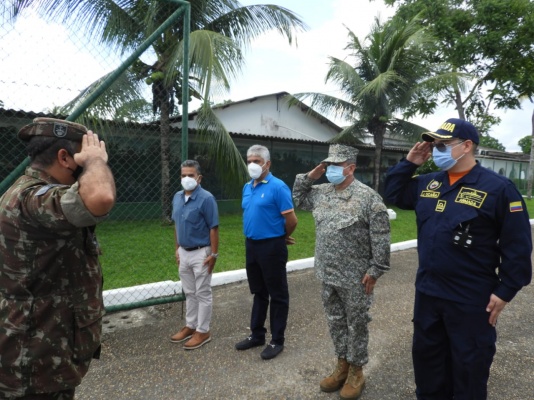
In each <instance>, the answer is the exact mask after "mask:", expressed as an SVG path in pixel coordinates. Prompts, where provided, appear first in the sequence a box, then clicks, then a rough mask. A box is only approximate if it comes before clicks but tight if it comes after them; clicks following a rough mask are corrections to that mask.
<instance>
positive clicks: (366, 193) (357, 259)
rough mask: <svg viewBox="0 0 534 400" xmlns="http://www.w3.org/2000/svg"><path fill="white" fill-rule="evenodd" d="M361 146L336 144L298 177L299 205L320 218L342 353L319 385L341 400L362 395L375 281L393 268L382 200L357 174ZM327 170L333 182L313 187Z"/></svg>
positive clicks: (322, 262)
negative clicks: (391, 266) (307, 171)
mask: <svg viewBox="0 0 534 400" xmlns="http://www.w3.org/2000/svg"><path fill="white" fill-rule="evenodd" d="M357 154H358V150H357V149H355V148H353V147H350V146H345V145H340V144H334V145H331V146H330V148H329V153H328V158H326V159H325V160H323V161H322V162H321V163H320V164H319V165H318V166H317V167H315V168H314V169H313V170H312V171H310V172H309V173H306V174H299V175H297V177H296V180H295V184H294V187H293V200H294V202H295V206H296V207H298V208H300V209H303V210H308V211H312V213H313V217H314V219H315V229H316V245H315V269H316V274H317V277H318V278H319V279H320V280H321V281H322V298H323V305H324V309H325V313H326V318H327V321H328V326H329V329H330V334H331V336H332V340H333V342H334V348H335V352H336V355H337V357H338V363H337V366H336V368H335V370H334V372H333V373H332V374H331V375H330V376H328V377H327V378H325V379H323V380H322V381H321V383H320V388H321V390H322V391H324V392H333V391H336V390H338V389H340V388H341V387H342V390H341V392H340V396H341V398H342V399H356V398H358V397H359V396H360V394H361V392H362V390H363V387H364V383H365V379H364V376H363V371H362V366H363V365H365V364H366V363H367V362H368V355H367V344H368V337H369V333H368V329H367V324H368V322H369V321H370V320H371V317H370V315H369V307H370V306H371V302H372V293H373V287H374V285H375V283H376V280H377V279H378V278H379V277H380V276H381V275H382V274H383V273H384V272H386V271H387V270H389V254H390V235H389V234H390V226H389V216H388V213H387V209H386V207H385V205H384V203H383V201H382V198H381V197H380V196H379V195H378V194H377V193H376V192H375V191H374V190H373V189H371V188H370V187H368V186H366V185H364V184H362V183H361V182H359V181H358V180H356V179H355V178H354V171H355V169H356V156H357ZM325 172H326V178H327V179H328V181H329V182H330V183H325V184H320V185H313V182H314V181H315V180H317V179H319V178H320V177H321V176H322V175H323V174H324V173H325Z"/></svg>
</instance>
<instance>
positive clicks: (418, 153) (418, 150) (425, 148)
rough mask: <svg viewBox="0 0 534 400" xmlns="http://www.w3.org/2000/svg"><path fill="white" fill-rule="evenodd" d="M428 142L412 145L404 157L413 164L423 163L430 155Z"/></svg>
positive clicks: (430, 146)
mask: <svg viewBox="0 0 534 400" xmlns="http://www.w3.org/2000/svg"><path fill="white" fill-rule="evenodd" d="M431 149H432V145H431V144H430V142H418V143H416V144H415V146H413V147H412V149H411V150H410V152H409V153H408V155H407V156H406V159H407V160H408V161H410V162H412V163H414V164H415V165H423V164H424V163H425V162H426V161H428V159H429V158H430V157H431V156H432V150H431Z"/></svg>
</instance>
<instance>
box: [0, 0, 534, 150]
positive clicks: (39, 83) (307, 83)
mask: <svg viewBox="0 0 534 400" xmlns="http://www.w3.org/2000/svg"><path fill="white" fill-rule="evenodd" d="M241 3H242V4H243V5H250V4H257V3H272V4H278V5H281V6H284V7H286V8H288V9H290V10H292V11H294V12H295V13H297V14H298V15H299V16H300V17H301V18H302V19H303V20H304V21H305V22H306V23H307V24H308V25H309V30H308V31H307V32H304V33H300V34H299V35H298V37H297V45H295V44H294V45H292V46H290V45H289V44H288V43H287V41H284V40H283V39H282V38H281V36H280V35H279V34H277V33H274V32H273V33H270V34H267V35H264V36H262V37H261V38H259V39H258V40H256V41H255V42H254V43H253V45H252V46H251V48H250V49H249V50H248V51H247V52H246V65H245V68H244V70H243V71H242V75H240V77H239V78H237V79H236V80H235V81H234V82H232V89H231V92H230V93H228V94H224V95H222V96H220V97H219V98H214V99H213V100H214V101H215V102H220V101H223V100H232V101H239V100H243V99H247V98H251V97H255V96H261V95H266V94H271V93H276V92H289V93H298V92H321V93H328V94H332V95H339V93H338V92H337V91H336V87H335V86H332V85H326V84H325V83H324V78H325V76H326V72H327V70H328V57H329V56H335V57H338V58H345V57H346V55H347V52H346V51H345V50H344V47H345V46H346V44H347V40H348V36H347V29H346V28H345V27H344V25H345V26H347V27H348V28H350V29H351V30H352V31H353V32H355V33H356V35H358V37H359V38H360V39H363V38H364V37H365V36H366V35H367V33H368V32H369V30H370V27H371V25H372V24H373V20H374V18H375V17H380V18H381V19H382V20H385V19H387V18H388V17H390V16H391V15H393V12H394V10H393V9H391V8H388V7H386V6H385V5H384V4H383V2H382V0H376V1H372V2H369V1H368V0H327V1H319V0H272V1H255V0H241ZM0 17H1V15H0ZM79 40H80V39H79V38H76V37H74V36H73V34H72V32H68V31H67V30H66V29H65V28H64V27H63V26H61V25H58V24H49V23H46V22H44V21H43V20H41V19H39V18H38V16H36V15H35V14H34V13H27V14H26V15H25V17H24V18H21V19H19V20H18V21H17V23H16V25H15V26H14V27H13V26H9V25H6V24H5V22H2V24H1V25H0V49H1V51H0V100H2V101H3V102H4V104H5V106H6V107H8V108H21V109H24V110H26V111H42V110H44V109H46V108H51V107H53V106H54V105H62V104H64V103H66V102H67V101H69V100H71V99H72V98H73V97H75V96H76V95H77V94H78V91H79V90H81V89H83V88H84V87H86V86H87V85H88V84H90V83H91V82H93V81H94V80H95V79H97V78H99V77H100V76H102V75H103V74H104V73H107V72H109V71H111V70H112V69H113V68H116V67H117V66H118V62H119V60H118V58H117V57H116V56H115V55H112V54H106V53H105V52H100V54H99V55H98V56H95V54H94V52H93V54H92V55H89V54H88V53H87V52H86V51H85V50H84V48H83V47H82V48H80V41H79ZM88 46H94V43H91V44H89V45H88ZM67 81H69V82H75V83H74V84H68V85H67V84H66V82H67ZM44 89H46V90H44ZM41 92H42V93H44V92H46V96H39V93H41ZM20 99H24V101H23V102H22V101H21V100H20ZM15 100H16V101H15ZM194 108H195V106H194V105H191V107H190V109H194ZM533 108H534V105H532V104H531V103H529V102H525V103H524V104H523V110H519V111H508V112H506V113H503V112H500V113H499V115H500V116H501V118H502V123H501V124H500V125H499V126H496V127H494V129H493V130H492V131H491V132H490V134H491V136H493V137H495V138H497V139H498V140H499V141H500V142H501V143H502V144H503V145H504V146H505V147H506V150H507V151H519V150H520V149H519V146H518V145H517V141H518V140H519V139H520V138H522V137H524V136H527V135H530V133H531V114H532V109H533ZM456 116H457V114H456V112H455V111H454V110H452V109H440V110H439V112H437V113H436V114H435V115H433V116H432V117H429V118H426V119H425V120H421V119H417V120H414V121H413V122H416V123H419V124H421V125H423V126H424V127H426V128H428V129H437V128H438V127H439V126H440V125H441V124H442V122H443V121H445V120H446V119H447V118H449V117H456ZM334 122H336V123H340V124H341V123H342V122H341V121H334Z"/></svg>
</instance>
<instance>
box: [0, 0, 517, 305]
mask: <svg viewBox="0 0 534 400" xmlns="http://www.w3.org/2000/svg"><path fill="white" fill-rule="evenodd" d="M11 3H12V0H7V1H6V2H4V4H3V5H0V20H1V24H0V48H1V49H2V51H1V52H0V179H1V180H2V182H5V181H9V180H10V179H12V180H14V179H16V178H17V177H18V176H12V175H13V174H14V171H16V169H17V167H19V166H20V165H21V163H23V162H24V160H26V151H25V145H24V143H23V142H21V141H20V140H19V139H18V138H17V132H18V130H19V129H20V128H21V127H22V126H24V125H26V124H29V123H31V122H32V120H33V119H34V118H35V117H39V116H46V117H55V118H61V119H66V118H67V117H69V115H70V113H69V110H72V109H73V108H75V107H76V106H79V104H80V99H81V98H82V97H83V96H84V95H86V94H87V92H88V90H89V89H88V88H89V87H91V86H92V85H93V87H94V84H95V83H99V82H101V81H102V80H103V78H104V77H108V76H110V75H111V74H112V73H113V72H114V71H115V70H116V69H117V68H119V67H120V66H121V65H122V64H123V62H124V61H125V60H126V59H127V58H128V56H129V54H120V53H118V52H117V51H114V50H113V49H111V48H107V47H106V46H103V45H101V44H99V42H98V41H96V40H91V39H89V38H88V37H87V36H85V35H83V34H82V32H81V31H80V30H79V29H78V26H76V25H75V24H68V23H66V22H61V23H59V22H50V19H48V18H46V17H44V16H43V15H42V14H39V13H38V12H37V11H36V10H31V9H29V10H26V11H27V12H24V13H22V14H21V15H20V16H19V17H18V18H17V19H12V18H11V14H10V12H9V6H10V4H11ZM37 3H38V2H37ZM169 7H171V8H173V9H176V8H177V6H176V4H174V5H172V4H171V5H169ZM170 11H172V10H170ZM156 58H157V56H156V54H154V52H153V51H152V50H150V49H149V50H147V51H146V52H145V53H143V54H141V55H140V56H139V57H138V58H136V59H135V60H133V61H132V64H131V68H130V69H129V70H128V71H127V72H126V73H125V74H123V75H121V76H118V77H117V80H120V79H126V78H132V76H133V77H135V76H134V75H135V74H133V75H132V74H131V73H132V68H135V66H139V65H140V64H141V63H144V64H150V63H153V62H154V60H155V59H156ZM157 79H159V78H158V76H157V75H150V76H149V78H147V79H138V82H137V84H138V85H139V86H138V87H139V88H140V91H141V92H143V93H144V96H143V98H141V99H139V98H135V99H134V98H132V99H131V101H129V102H127V104H128V107H124V106H123V104H121V105H118V104H115V103H113V102H112V101H109V98H110V96H109V95H111V94H117V93H114V91H120V90H121V89H120V86H113V85H112V86H110V87H108V88H107V89H106V90H105V91H104V92H103V93H102V95H101V96H100V99H99V100H97V101H96V103H95V105H94V106H95V108H94V110H93V112H92V113H89V114H87V113H86V114H84V115H82V116H81V117H80V118H78V119H77V122H80V123H83V124H85V125H86V126H88V128H90V129H93V130H94V131H96V132H98V133H99V135H101V136H102V137H103V139H104V140H105V142H106V146H107V149H108V153H109V164H110V166H111V168H112V171H113V173H114V176H115V179H116V184H117V204H116V206H115V208H114V209H113V211H112V212H111V214H110V216H109V218H108V220H107V221H106V222H104V223H103V224H101V225H99V226H98V228H97V235H98V237H99V241H100V244H101V247H102V249H103V256H102V257H101V263H102V267H103V271H104V289H105V303H106V308H107V309H108V310H118V309H126V308H133V307H139V306H144V305H150V304H157V303H161V302H166V301H176V300H183V296H182V292H181V285H180V282H179V277H178V276H177V268H176V263H175V260H174V227H173V226H172V224H170V203H171V200H172V196H173V195H174V193H176V192H177V191H178V190H181V186H180V179H179V172H180V164H181V162H182V160H183V157H182V154H181V152H182V144H183V140H182V130H181V128H180V124H178V123H173V122H172V121H178V120H179V111H180V107H179V106H180V104H179V103H180V100H179V98H180V93H178V92H176V93H174V99H175V101H176V108H175V109H174V112H171V113H170V114H171V123H170V131H169V141H168V145H165V146H162V135H161V132H162V130H161V124H160V118H159V115H158V114H157V113H155V111H156V110H155V109H154V104H153V103H152V100H153V98H154V97H153V96H154V87H155V86H154V82H157ZM119 83H120V82H119ZM119 94H120V95H121V96H122V97H123V98H125V99H127V100H129V99H130V97H129V96H130V93H129V92H127V91H121V92H120V93H119ZM233 140H234V143H235V146H236V147H237V149H238V151H239V153H240V154H241V155H242V156H243V158H245V154H246V150H247V149H248V148H249V147H250V146H251V145H253V144H263V145H266V146H267V147H268V148H269V149H270V151H271V157H272V160H273V168H272V172H273V174H274V175H276V176H278V177H279V178H281V179H282V180H284V181H285V182H286V183H287V184H288V185H289V186H290V187H291V186H292V185H293V182H294V178H295V175H296V174H297V173H301V172H303V171H309V170H311V169H312V168H313V167H314V166H315V165H317V164H318V163H319V162H320V161H321V160H322V159H324V158H325V156H326V154H327V149H328V145H327V144H326V143H317V142H315V143H311V142H310V143H306V142H302V141H300V142H297V141H291V140H283V139H266V138H262V137H261V136H256V137H254V136H252V137H251V136H250V135H249V136H246V135H235V134H234V135H233ZM188 143H189V149H188V157H187V158H192V159H196V160H197V161H199V163H200V165H201V168H202V171H203V181H202V186H203V187H204V188H206V189H207V190H209V191H210V192H211V193H213V194H214V195H215V197H216V199H217V200H218V204H219V212H220V213H221V214H226V213H230V214H231V213H240V201H239V199H238V197H239V195H237V196H236V195H234V196H231V195H229V194H228V192H227V191H226V190H225V187H224V184H223V183H222V181H221V180H220V179H219V174H218V171H217V169H216V168H215V166H214V164H213V162H212V160H211V159H210V157H209V156H207V154H206V152H205V151H204V149H205V147H204V146H205V144H204V143H203V142H202V141H201V140H200V139H199V137H198V135H197V132H195V130H192V129H190V130H189V134H188ZM403 153H404V154H405V153H406V151H405V150H399V149H397V150H396V151H394V152H391V151H390V152H389V153H388V152H386V153H384V158H383V163H384V165H383V171H382V174H385V171H386V169H387V167H388V166H390V165H393V164H394V163H395V162H397V161H398V159H399V158H400V157H401V156H402V155H403ZM373 154H374V153H373V148H372V146H368V147H366V146H362V148H361V149H360V154H359V156H358V169H357V172H356V176H357V178H358V179H359V180H360V181H362V182H364V183H367V184H369V185H370V184H371V177H372V167H371V166H372V160H373V157H374V156H373ZM164 164H165V167H164ZM167 167H168V174H169V179H168V185H167V184H164V183H163V182H164V181H165V174H166V172H165V168H167ZM499 168H500V167H499ZM504 168H507V167H506V166H505V167H504ZM510 168H512V167H510ZM513 168H515V169H514V173H515V174H516V175H515V176H513V177H512V178H515V179H516V180H518V183H519V184H520V185H524V183H525V182H526V180H525V177H524V171H525V166H524V165H519V164H518V165H514V166H513ZM19 175H20V173H19ZM506 175H507V176H508V175H510V173H507V174H506ZM518 178H519V179H518ZM243 183H244V182H239V185H242V184H243ZM10 184H11V183H8V186H9V185H10ZM0 194H1V193H0ZM238 229H240V227H239V228H238ZM235 262H236V265H235V266H236V269H238V268H242V262H243V260H236V261H235Z"/></svg>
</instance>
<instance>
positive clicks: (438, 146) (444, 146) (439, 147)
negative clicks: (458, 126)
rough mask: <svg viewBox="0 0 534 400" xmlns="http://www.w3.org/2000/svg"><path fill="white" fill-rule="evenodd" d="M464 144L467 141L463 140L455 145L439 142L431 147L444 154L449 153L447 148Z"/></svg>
mask: <svg viewBox="0 0 534 400" xmlns="http://www.w3.org/2000/svg"><path fill="white" fill-rule="evenodd" d="M463 142H465V140H462V141H461V142H454V143H443V142H438V143H431V146H432V148H434V149H436V150H437V151H439V152H440V153H443V152H445V151H447V147H450V146H453V148H454V147H456V146H457V145H459V144H462V143H463Z"/></svg>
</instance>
